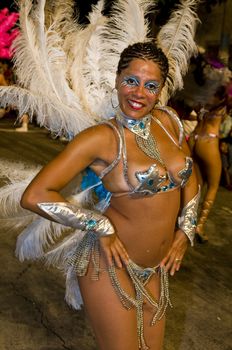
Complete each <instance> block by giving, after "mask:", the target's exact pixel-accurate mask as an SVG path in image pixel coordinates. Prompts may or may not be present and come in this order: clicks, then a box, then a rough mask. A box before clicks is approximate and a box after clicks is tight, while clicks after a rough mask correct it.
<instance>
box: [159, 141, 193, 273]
mask: <svg viewBox="0 0 232 350" xmlns="http://www.w3.org/2000/svg"><path fill="white" fill-rule="evenodd" d="M183 150H184V152H185V153H186V155H187V156H189V148H188V146H187V144H186V142H185V141H183ZM199 198H200V186H199V184H198V181H197V176H196V171H195V169H194V165H193V170H192V174H191V176H190V178H189V180H188V182H187V183H186V184H185V186H184V187H183V188H182V189H181V207H180V212H179V217H178V221H177V229H176V231H175V235H174V240H173V243H172V245H171V247H170V249H169V251H168V253H167V255H166V256H165V257H164V259H163V260H162V261H161V264H160V266H164V267H165V269H166V270H167V271H170V275H172V276H173V275H174V273H175V272H176V271H178V270H179V269H180V265H181V262H182V260H183V258H184V254H185V252H186V250H187V247H188V245H189V244H191V245H193V242H194V236H195V229H196V223H197V208H198V202H199Z"/></svg>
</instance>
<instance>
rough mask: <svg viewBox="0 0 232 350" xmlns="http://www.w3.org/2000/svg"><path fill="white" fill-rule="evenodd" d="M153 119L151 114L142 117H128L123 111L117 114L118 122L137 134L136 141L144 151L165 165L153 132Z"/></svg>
mask: <svg viewBox="0 0 232 350" xmlns="http://www.w3.org/2000/svg"><path fill="white" fill-rule="evenodd" d="M151 119H152V116H151V114H148V115H146V116H145V117H143V118H140V119H132V118H128V117H127V116H125V115H124V114H122V113H120V114H119V113H118V114H117V115H116V120H117V122H118V123H119V124H121V126H124V127H126V128H127V129H128V130H130V131H131V132H132V133H133V134H135V140H136V143H137V145H138V147H139V148H140V149H141V150H142V151H143V153H145V154H146V155H147V156H148V157H150V158H152V159H155V160H157V161H158V162H159V163H160V164H161V165H162V166H164V167H165V163H164V161H163V160H162V158H161V155H160V151H159V148H158V145H157V141H156V139H155V138H154V136H153V135H152V134H151Z"/></svg>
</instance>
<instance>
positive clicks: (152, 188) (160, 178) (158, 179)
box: [99, 107, 193, 197]
mask: <svg viewBox="0 0 232 350" xmlns="http://www.w3.org/2000/svg"><path fill="white" fill-rule="evenodd" d="M159 109H160V110H163V111H165V112H167V113H168V114H169V115H170V116H171V117H172V118H173V119H175V120H176V121H177V123H178V126H179V129H180V135H179V140H178V142H176V140H175V139H174V138H173V137H172V135H171V134H170V133H169V132H168V131H167V130H166V128H165V127H164V126H163V124H162V123H161V122H160V121H159V120H158V119H154V120H155V122H157V123H158V124H159V125H160V127H161V128H162V129H163V130H164V131H165V132H166V134H167V135H168V136H169V138H170V139H171V140H172V142H173V143H175V144H176V146H177V147H179V148H180V145H181V143H182V140H183V126H182V124H181V122H180V120H179V118H178V117H177V115H176V114H175V113H174V112H173V111H172V110H170V109H168V108H166V107H162V108H159ZM152 119H153V118H152ZM106 123H107V124H108V125H110V126H111V127H112V128H113V129H114V130H115V132H116V133H117V135H118V137H119V147H118V155H117V158H116V159H115V160H114V161H113V163H111V164H110V165H109V166H108V167H106V168H105V169H104V170H103V171H102V173H101V174H100V175H99V177H100V179H102V178H103V177H104V176H105V175H107V174H108V173H109V172H110V171H111V170H112V169H113V168H114V167H115V166H116V165H117V164H118V163H119V161H120V160H121V159H122V160H123V175H124V178H125V181H126V183H127V185H128V187H129V191H125V192H117V193H113V194H112V195H113V196H114V197H119V196H124V195H129V196H131V197H140V196H141V197H143V196H149V195H150V196H151V195H154V194H157V193H162V192H167V191H169V190H172V189H175V188H177V187H184V186H185V184H186V183H187V181H188V179H189V177H190V175H191V174H192V167H193V160H192V158H190V157H185V167H184V168H183V169H182V170H180V171H179V172H178V174H177V177H178V181H177V180H176V179H175V178H174V176H173V175H172V174H171V173H170V172H169V171H168V170H165V174H163V175H161V174H160V172H159V168H158V165H157V164H156V163H154V164H152V165H151V166H150V167H149V168H148V169H147V170H145V171H136V172H135V177H136V179H137V180H138V184H137V185H136V186H133V185H132V184H131V183H130V181H129V177H128V165H127V151H126V142H125V137H124V132H123V126H122V125H121V124H118V127H116V126H115V125H113V124H112V123H110V122H106ZM162 165H163V164H162Z"/></svg>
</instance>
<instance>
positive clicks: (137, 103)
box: [128, 100, 144, 110]
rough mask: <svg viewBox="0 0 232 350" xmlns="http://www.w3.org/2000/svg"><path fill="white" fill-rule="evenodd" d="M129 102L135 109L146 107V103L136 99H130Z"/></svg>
mask: <svg viewBox="0 0 232 350" xmlns="http://www.w3.org/2000/svg"><path fill="white" fill-rule="evenodd" d="M128 104H129V105H130V107H132V108H133V109H136V110H139V109H141V108H143V107H144V105H143V104H142V103H140V102H137V101H134V100H128Z"/></svg>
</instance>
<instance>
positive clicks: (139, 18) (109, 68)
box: [100, 0, 154, 116]
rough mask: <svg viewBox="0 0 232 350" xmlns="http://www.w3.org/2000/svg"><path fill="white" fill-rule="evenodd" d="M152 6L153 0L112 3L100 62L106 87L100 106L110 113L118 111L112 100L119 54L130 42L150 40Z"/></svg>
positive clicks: (103, 35) (121, 0)
mask: <svg viewBox="0 0 232 350" xmlns="http://www.w3.org/2000/svg"><path fill="white" fill-rule="evenodd" d="M153 6H154V1H151V0H145V1H143V0H139V1H136V0H128V1H124V0H119V1H117V2H115V3H114V5H113V9H112V16H111V18H110V19H109V20H108V23H107V25H106V26H105V30H104V32H103V34H102V48H101V50H102V60H101V62H100V63H101V65H100V71H101V76H102V78H101V79H102V82H104V88H105V89H106V91H107V93H106V97H105V98H104V100H103V101H102V103H101V104H100V106H101V108H102V110H103V111H107V114H108V115H109V116H111V115H113V114H115V111H114V109H113V107H112V106H111V101H110V100H111V93H112V89H113V88H114V87H115V78H116V71H117V65H118V61H119V57H120V54H121V52H122V51H123V50H124V49H125V48H126V47H127V46H128V45H131V44H134V43H136V42H144V41H147V40H148V37H149V27H148V22H147V20H146V19H145V16H146V15H147V14H148V13H149V12H150V10H151V8H152V7H153Z"/></svg>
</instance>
